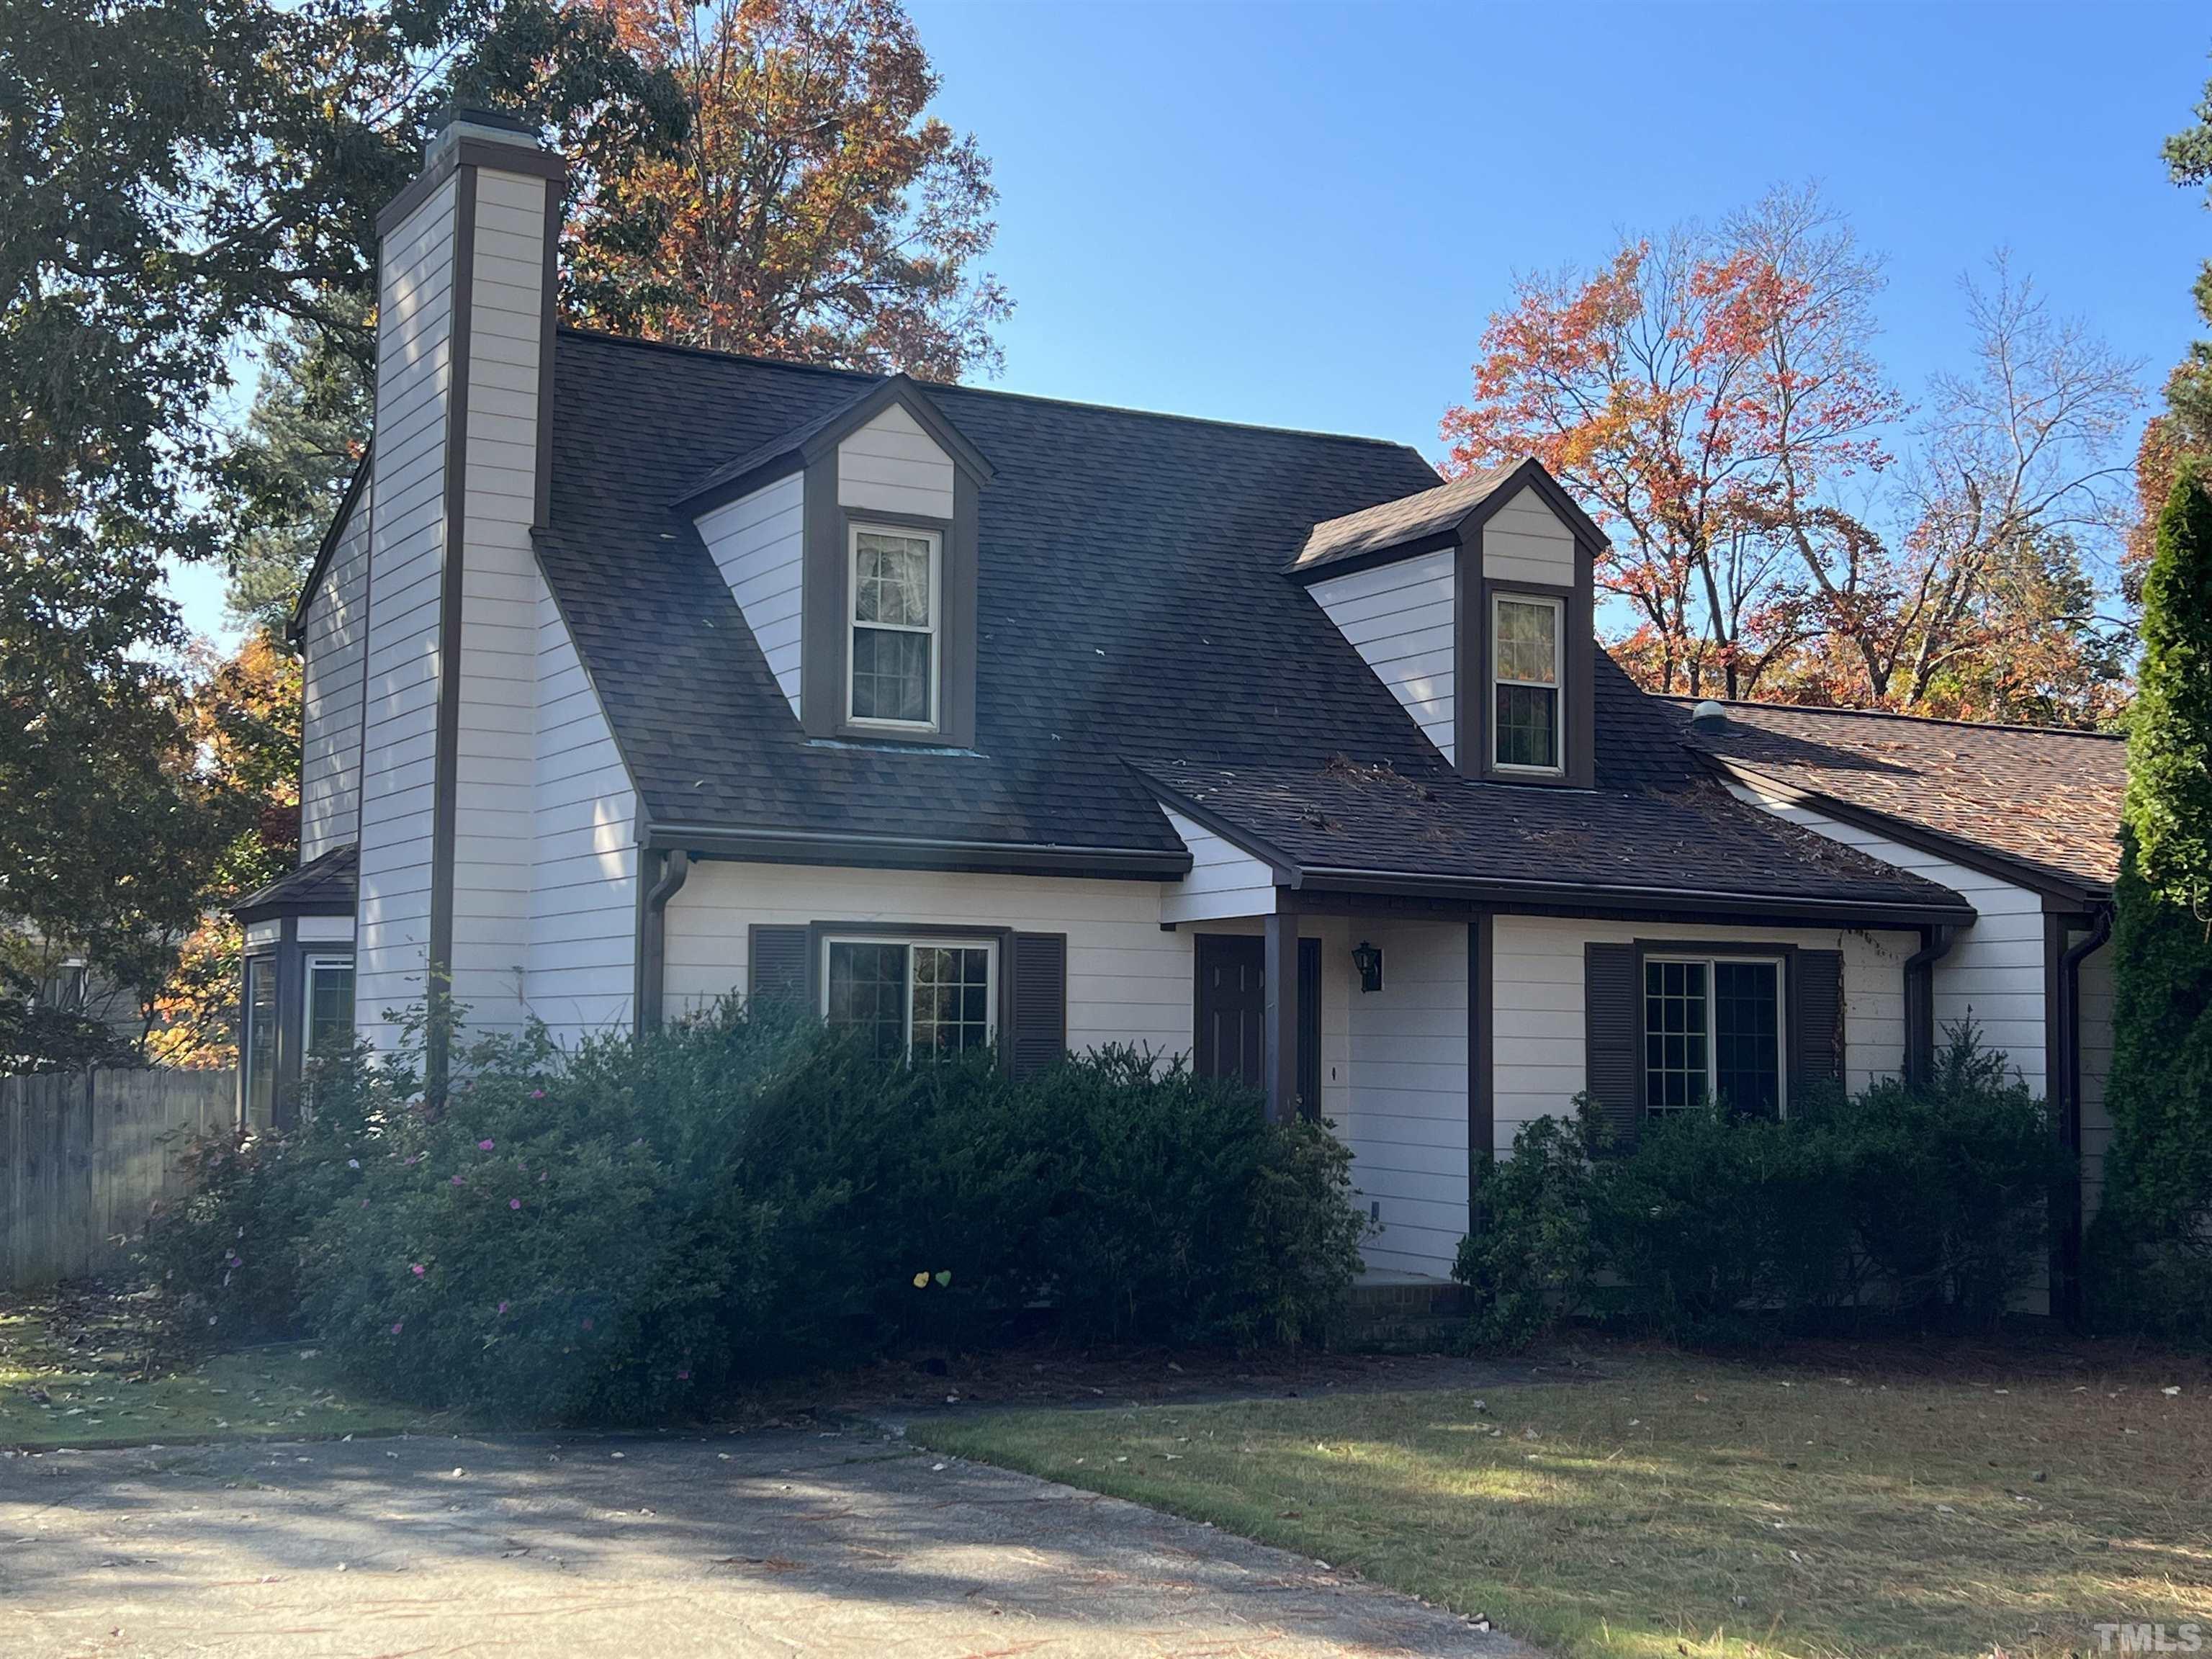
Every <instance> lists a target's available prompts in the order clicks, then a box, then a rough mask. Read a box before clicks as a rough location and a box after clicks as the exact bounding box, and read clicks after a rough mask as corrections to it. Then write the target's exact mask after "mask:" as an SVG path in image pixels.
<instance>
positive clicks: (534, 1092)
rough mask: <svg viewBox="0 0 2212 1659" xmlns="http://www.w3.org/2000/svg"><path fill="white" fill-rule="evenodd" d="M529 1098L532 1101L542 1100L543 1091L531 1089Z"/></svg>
mask: <svg viewBox="0 0 2212 1659" xmlns="http://www.w3.org/2000/svg"><path fill="white" fill-rule="evenodd" d="M530 1097H531V1098H532V1100H543V1099H544V1098H545V1091H544V1090H543V1089H532V1091H530Z"/></svg>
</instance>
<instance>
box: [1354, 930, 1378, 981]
mask: <svg viewBox="0 0 2212 1659" xmlns="http://www.w3.org/2000/svg"><path fill="white" fill-rule="evenodd" d="M1352 966H1353V967H1355V968H1357V969H1359V988H1360V989H1361V990H1363V991H1379V990H1381V989H1382V988H1383V947H1382V946H1381V945H1370V944H1369V943H1368V942H1367V941H1366V940H1365V939H1362V940H1360V941H1359V943H1358V944H1357V945H1354V946H1352Z"/></svg>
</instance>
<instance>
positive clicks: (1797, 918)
mask: <svg viewBox="0 0 2212 1659" xmlns="http://www.w3.org/2000/svg"><path fill="white" fill-rule="evenodd" d="M1138 775H1139V777H1142V778H1144V779H1145V780H1146V782H1147V783H1148V784H1150V785H1151V787H1152V789H1153V791H1154V792H1155V793H1157V794H1158V797H1159V799H1160V800H1161V801H1162V803H1163V804H1164V805H1168V806H1170V807H1172V808H1173V809H1174V810H1175V811H1177V812H1179V813H1181V814H1182V815H1183V816H1184V817H1188V818H1189V819H1190V820H1191V821H1192V822H1193V823H1197V824H1199V825H1200V826H1202V827H1203V828H1205V829H1210V830H1212V832H1213V833H1214V834H1215V835H1217V836H1220V837H1221V838H1222V839H1223V840H1224V841H1225V842H1229V843H1230V844H1231V845H1232V846H1234V847H1236V848H1239V849H1240V850H1241V851H1243V852H1245V853H1249V854H1251V855H1252V857H1254V858H1255V859H1257V860H1260V861H1261V863H1262V864H1265V865H1267V866H1268V868H1269V869H1270V871H1272V872H1273V876H1274V879H1275V885H1276V887H1277V888H1278V889H1279V890H1281V891H1282V892H1284V893H1285V894H1296V895H1299V896H1313V897H1326V898H1332V899H1333V898H1340V897H1358V896H1366V897H1370V898H1375V899H1392V900H1395V899H1419V900H1426V901H1431V902H1450V903H1455V904H1458V905H1462V906H1464V907H1466V908H1470V909H1485V910H1502V911H1510V912H1512V913H1515V914H1516V915H1559V916H1594V917H1626V918H1632V919H1637V920H1660V921H1663V920H1680V921H1723V920H1725V921H1735V922H1740V923H1744V924H1747V925H1754V924H1771V925H1774V926H1780V927H1796V926H1804V925H1808V924H1809V925H1811V926H1814V927H1899V928H1915V927H1937V926H1952V927H1963V926H1965V925H1966V924H1968V923H1970V922H1972V921H1973V920H1974V918H1975V916H1976V915H1977V914H1978V912H1977V911H1976V910H1975V908H1974V907H1973V906H1972V904H1969V903H1968V902H1966V900H1965V899H1963V898H1960V897H1959V896H1956V895H1955V894H1954V895H1953V896H1952V898H1951V900H1950V901H1949V902H1943V901H1941V900H1936V901H1930V902H1927V903H1924V904H1915V903H1907V902H1899V901H1894V900H1892V901H1881V900H1870V899H1852V898H1814V897H1804V896H1796V895H1789V894H1780V893H1743V892H1733V891H1728V890H1716V889H1707V888H1692V887H1651V886H1637V885H1629V884H1619V883H1613V884H1607V883H1601V882H1590V881H1531V880H1528V879H1525V878H1507V877H1489V876H1459V875H1432V874H1426V873H1423V872H1418V871H1406V870H1378V869H1359V868H1354V867H1351V866H1335V865H1314V864H1301V863H1300V862H1298V860H1297V859H1296V858H1295V857H1293V856H1292V855H1291V854H1289V853H1287V852H1285V850H1284V849H1283V848H1279V847H1277V846H1274V845H1273V844H1272V843H1270V842H1267V840H1265V839H1264V838H1263V837H1261V836H1256V835H1255V834H1253V833H1252V832H1251V831H1250V830H1249V829H1244V828H1243V827H1242V826H1241V825H1239V824H1237V823H1235V822H1234V821H1233V820H1231V819H1229V818H1226V817H1223V816H1222V815H1221V814H1220V813H1218V812H1217V811H1212V809H1210V808H1208V807H1207V806H1206V805H1203V804H1202V803H1200V802H1198V801H1195V800H1193V799H1191V798H1190V797H1188V795H1185V794H1183V793H1181V792H1180V791H1178V790H1176V789H1173V788H1170V787H1169V786H1167V785H1166V784H1164V783H1162V782H1160V781H1158V779H1157V778H1153V777H1152V776H1150V775H1148V774H1146V773H1144V772H1142V771H1139V773H1138ZM1931 885H1932V884H1931Z"/></svg>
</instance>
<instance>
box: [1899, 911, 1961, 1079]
mask: <svg viewBox="0 0 2212 1659" xmlns="http://www.w3.org/2000/svg"><path fill="white" fill-rule="evenodd" d="M1958 936H1959V930H1958V929H1957V928H1955V927H1953V926H1951V924H1950V923H1948V922H1938V923H1936V925H1935V926H1934V927H1923V928H1922V929H1921V930H1920V948H1919V949H1918V950H1917V951H1914V952H1913V953H1912V954H1911V956H1909V957H1905V1082H1906V1083H1908V1084H1911V1085H1914V1086H1916V1087H1917V1086H1922V1085H1925V1084H1926V1083H1927V1082H1928V1080H1929V1079H1930V1078H1932V1077H1934V1076H1935V1074H1936V963H1939V962H1941V961H1942V959H1943V958H1944V957H1947V956H1948V955H1950V954H1951V946H1952V945H1953V943H1954V941H1955V940H1956V939H1958Z"/></svg>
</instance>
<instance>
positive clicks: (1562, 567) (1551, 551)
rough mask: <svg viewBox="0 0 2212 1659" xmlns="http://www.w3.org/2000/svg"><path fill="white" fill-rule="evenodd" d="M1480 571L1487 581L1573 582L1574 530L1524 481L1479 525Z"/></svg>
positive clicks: (1561, 584)
mask: <svg viewBox="0 0 2212 1659" xmlns="http://www.w3.org/2000/svg"><path fill="white" fill-rule="evenodd" d="M1482 574H1484V575H1486V576H1487V577H1488V578H1490V580H1492V581H1503V582H1537V583H1541V584H1543V585H1544V586H1551V587H1572V586H1574V585H1575V538H1574V532H1572V531H1571V530H1569V529H1568V528H1567V527H1566V526H1565V525H1564V524H1561V523H1560V522H1559V517H1558V515H1557V514H1555V513H1553V511H1552V509H1551V508H1550V507H1547V506H1545V505H1544V498H1543V497H1542V496H1541V495H1538V494H1537V493H1536V491H1535V489H1534V488H1533V487H1532V486H1530V485H1528V484H1523V485H1522V486H1521V489H1520V491H1519V493H1518V494H1516V495H1515V496H1514V497H1513V499H1512V500H1511V501H1508V502H1506V503H1505V505H1504V506H1503V507H1499V508H1498V511H1497V512H1496V513H1492V515H1491V517H1490V518H1489V520H1487V521H1486V523H1485V524H1484V525H1483V526H1482Z"/></svg>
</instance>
